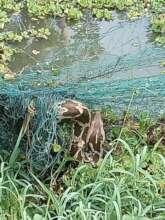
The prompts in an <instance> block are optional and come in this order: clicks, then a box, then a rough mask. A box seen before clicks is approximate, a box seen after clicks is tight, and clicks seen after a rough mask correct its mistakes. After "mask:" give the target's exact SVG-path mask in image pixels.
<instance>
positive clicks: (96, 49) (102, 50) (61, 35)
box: [6, 13, 162, 80]
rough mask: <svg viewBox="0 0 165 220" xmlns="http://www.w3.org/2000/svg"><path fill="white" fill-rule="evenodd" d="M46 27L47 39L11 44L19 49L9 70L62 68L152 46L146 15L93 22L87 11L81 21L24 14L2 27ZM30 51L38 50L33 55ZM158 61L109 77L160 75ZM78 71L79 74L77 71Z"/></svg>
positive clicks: (20, 29) (21, 28)
mask: <svg viewBox="0 0 165 220" xmlns="http://www.w3.org/2000/svg"><path fill="white" fill-rule="evenodd" d="M41 27H45V28H46V27H48V28H49V29H50V32H51V36H50V37H49V39H48V40H37V39H35V38H30V39H28V40H24V41H23V42H21V43H19V44H14V45H12V46H14V47H17V48H20V49H21V51H22V52H21V53H20V54H17V55H16V56H15V57H14V59H13V61H12V62H11V64H10V68H11V69H12V71H13V72H16V73H19V72H20V71H22V70H24V69H28V68H30V67H31V66H33V65H36V64H38V66H40V64H43V63H49V62H51V61H53V62H54V64H55V66H56V67H57V68H58V69H65V68H67V67H69V66H71V65H79V64H81V63H82V62H83V63H85V62H89V61H96V62H97V60H99V61H100V62H102V60H103V61H104V60H105V59H107V60H108V59H112V58H113V57H114V58H115V57H120V56H121V57H122V56H124V55H128V54H132V53H136V52H142V51H145V49H147V48H149V47H153V48H154V47H155V46H154V44H153V42H152V41H151V38H152V34H151V31H150V29H149V18H147V17H143V18H140V19H138V20H136V21H134V22H128V21H126V19H125V15H123V14H114V20H113V21H110V22H107V21H96V20H95V19H94V18H92V17H91V15H90V14H89V13H87V14H86V15H85V17H84V19H83V21H81V22H78V23H72V22H69V21H66V19H65V18H58V19H57V18H46V19H43V20H33V19H31V18H30V17H29V16H28V15H26V14H25V13H24V14H16V15H13V16H12V17H11V22H10V23H9V24H8V26H7V28H6V30H7V31H10V30H13V31H17V32H19V31H24V30H27V29H30V28H41ZM34 51H38V54H37V55H34ZM161 71H162V68H161V67H160V65H159V63H158V64H156V65H155V64H154V65H152V63H151V65H150V66H147V67H145V68H144V67H143V68H142V69H141V68H138V69H133V70H125V71H123V72H122V74H121V71H119V72H115V73H114V74H112V75H111V78H112V80H116V79H117V80H118V79H130V78H136V77H141V76H145V77H146V76H152V75H155V74H160V72H161ZM78 74H79V73H78Z"/></svg>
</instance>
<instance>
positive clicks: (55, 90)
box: [0, 20, 165, 170]
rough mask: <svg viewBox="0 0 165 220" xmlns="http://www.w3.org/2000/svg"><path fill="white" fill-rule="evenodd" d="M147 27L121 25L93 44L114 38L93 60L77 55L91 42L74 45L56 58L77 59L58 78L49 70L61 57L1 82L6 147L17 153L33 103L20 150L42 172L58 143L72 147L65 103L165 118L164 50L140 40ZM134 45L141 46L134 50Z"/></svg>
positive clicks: (0, 119)
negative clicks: (63, 115)
mask: <svg viewBox="0 0 165 220" xmlns="http://www.w3.org/2000/svg"><path fill="white" fill-rule="evenodd" d="M143 23H144V21H143V20H141V21H136V22H133V23H129V22H125V21H123V22H121V23H120V22H118V23H117V24H116V23H115V24H114V25H113V26H112V27H111V28H110V29H109V30H108V31H106V32H105V33H104V34H102V35H101V36H100V37H99V39H97V38H96V39H94V37H93V39H90V40H91V42H92V41H98V40H100V41H101V40H102V39H103V38H106V37H107V36H108V39H110V40H111V42H106V40H105V41H104V43H105V42H106V44H107V45H106V46H107V47H110V49H109V50H108V51H106V52H104V53H101V54H100V55H99V56H97V57H96V56H95V58H94V59H88V58H87V59H84V58H83V57H82V59H81V60H80V59H78V60H77V59H75V58H76V57H77V56H80V54H81V53H80V54H79V55H77V54H76V53H77V50H80V51H81V47H82V48H83V49H84V48H85V47H87V48H88V46H89V47H90V40H89V39H88V40H87V44H84V38H83V40H82V42H81V41H79V42H78V43H80V42H81V43H80V45H79V47H76V48H75V49H74V50H73V48H72V50H71V46H68V47H65V48H64V49H63V50H61V51H59V53H58V54H57V57H58V56H59V57H61V59H65V56H64V54H69V56H71V57H72V56H73V55H74V59H73V64H72V65H68V64H67V65H66V67H62V68H61V69H60V72H59V73H58V74H53V73H52V72H51V71H50V67H51V68H52V67H56V65H57V62H56V58H57V57H54V60H53V61H50V62H47V61H45V63H42V64H38V65H36V66H34V67H32V68H30V69H26V70H25V71H24V72H23V73H21V75H18V76H17V77H16V78H15V80H13V81H5V80H4V79H3V78H0V129H1V134H0V147H1V149H9V150H12V149H13V146H14V145H15V143H16V141H17V139H18V135H19V133H20V130H21V127H22V124H23V121H24V119H25V117H26V115H27V109H28V106H29V105H30V104H31V103H33V105H34V107H35V109H36V112H35V114H34V116H33V117H32V118H31V119H30V122H29V127H28V129H27V131H26V135H25V136H24V138H22V140H21V142H20V148H21V149H23V151H26V155H27V158H28V159H29V160H30V161H31V163H32V164H33V165H35V167H36V168H37V169H39V170H43V169H47V168H48V167H49V166H50V165H51V164H53V163H54V161H57V160H58V158H59V157H60V155H61V154H58V153H56V154H52V153H51V149H52V145H53V144H56V143H57V144H60V146H62V147H64V148H66V149H67V147H68V145H69V139H67V138H68V136H67V135H66V137H64V136H65V131H61V130H60V126H59V119H58V104H59V102H61V101H62V100H65V99H67V98H69V99H74V100H79V101H81V102H83V103H85V104H86V105H88V106H89V107H90V108H93V109H100V110H101V109H102V108H105V107H106V106H107V107H108V106H111V108H112V110H114V111H115V112H116V113H119V114H120V113H122V112H123V111H124V110H127V109H128V107H129V111H130V112H131V111H132V112H133V113H136V114H139V113H140V112H142V111H144V112H148V113H149V114H151V115H153V116H159V115H160V114H163V113H164V111H165V86H164V85H165V76H164V75H163V74H161V70H162V69H161V68H160V63H161V62H163V61H164V59H165V49H164V48H163V47H159V46H156V45H155V44H154V43H152V42H149V43H146V42H147V40H146V36H141V35H140V31H138V33H136V31H137V28H139V27H140V25H142V26H144V24H145V26H146V22H145V23H144V24H143ZM126 27H127V28H126ZM146 28H148V26H147V27H146ZM128 30H129V33H127V34H126V35H127V37H125V35H124V33H125V31H128ZM115 31H117V32H115ZM128 36H129V38H128ZM144 38H145V40H144ZM134 42H136V43H137V45H134V47H132V44H133V43H134ZM91 44H92V43H91ZM109 45H110V46H109ZM70 51H72V53H73V54H70ZM80 57H81V56H80ZM80 57H79V58H80ZM71 63H72V60H71ZM64 130H65V129H64Z"/></svg>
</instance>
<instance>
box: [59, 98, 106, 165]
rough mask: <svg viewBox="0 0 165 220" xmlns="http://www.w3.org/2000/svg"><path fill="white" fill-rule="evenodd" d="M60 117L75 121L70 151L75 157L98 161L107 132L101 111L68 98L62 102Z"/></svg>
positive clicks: (91, 161) (87, 160)
mask: <svg viewBox="0 0 165 220" xmlns="http://www.w3.org/2000/svg"><path fill="white" fill-rule="evenodd" d="M59 112H60V119H61V120H63V119H66V118H67V119H70V120H72V121H73V122H74V129H73V140H72V143H71V145H70V149H69V152H70V154H71V155H72V156H74V157H75V159H77V160H79V161H84V162H90V163H96V162H97V161H98V160H99V159H100V158H101V157H102V156H103V143H104V141H105V132H104V127H103V121H102V118H101V114H100V112H96V113H93V114H92V113H91V111H90V110H89V109H88V108H87V107H86V106H84V105H83V104H82V103H80V102H77V101H74V100H66V101H64V102H62V103H60V108H59Z"/></svg>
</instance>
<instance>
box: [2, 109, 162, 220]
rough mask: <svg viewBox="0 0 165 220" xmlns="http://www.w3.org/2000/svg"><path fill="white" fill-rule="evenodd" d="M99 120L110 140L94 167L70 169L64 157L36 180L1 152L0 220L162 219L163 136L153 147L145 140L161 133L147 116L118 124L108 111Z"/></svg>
mask: <svg viewBox="0 0 165 220" xmlns="http://www.w3.org/2000/svg"><path fill="white" fill-rule="evenodd" d="M104 118H105V124H106V133H107V138H108V140H109V141H108V142H107V143H106V144H107V146H106V147H107V153H106V154H105V157H104V159H102V161H99V163H98V164H97V165H96V166H95V167H93V166H92V165H90V164H77V165H76V166H75V164H74V161H72V162H69V160H70V158H68V159H67V158H64V161H62V162H61V167H60V169H59V170H53V169H52V170H51V171H49V172H47V174H46V176H44V177H37V174H36V173H33V172H32V171H31V169H30V166H29V164H28V161H25V160H22V161H19V162H17V163H16V164H15V165H14V166H12V167H10V166H9V163H8V161H9V155H8V154H7V153H3V154H2V155H3V156H1V166H0V169H1V172H0V173H1V176H0V195H1V196H0V219H1V220H8V219H10V220H19V219H20V220H22V219H23V220H24V219H25V220H26V219H27V220H41V219H42V220H43V219H44V220H47V219H61V220H62V219H67V220H72V219H73V220H85V219H86V220H93V219H97V220H101V219H105V220H111V219H112V220H147V219H158V220H161V219H162V220H163V219H165V149H164V145H163V141H162V138H163V137H162V138H160V136H159V135H155V139H154V141H153V139H152V143H150V142H151V140H149V138H150V136H149V134H150V135H151V134H152V132H153V133H154V134H156V131H157V130H158V131H159V134H160V127H159V129H157V128H158V127H157V125H156V123H155V122H153V121H152V120H151V119H150V118H148V117H147V116H146V115H145V116H144V115H143V116H141V117H140V119H139V120H138V121H137V122H136V126H135V121H133V118H131V117H130V116H128V115H127V116H125V117H124V120H122V123H119V121H117V120H118V119H116V118H115V117H114V116H113V115H112V114H111V112H109V113H106V115H104ZM132 121H133V123H132ZM130 123H132V124H131V126H130ZM119 124H121V125H120V129H119ZM137 124H138V125H137ZM112 125H113V126H112ZM115 126H116V127H117V128H118V132H117V129H116V127H115ZM151 129H153V130H151ZM114 130H115V131H114ZM108 131H109V132H108ZM147 135H148V137H147ZM116 136H118V138H116ZM117 148H120V151H118V153H116V152H117V151H116V149H117ZM67 160H68V161H67Z"/></svg>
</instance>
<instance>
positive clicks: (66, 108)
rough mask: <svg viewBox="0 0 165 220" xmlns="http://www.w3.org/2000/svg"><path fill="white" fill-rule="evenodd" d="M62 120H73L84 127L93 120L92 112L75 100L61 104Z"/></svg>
mask: <svg viewBox="0 0 165 220" xmlns="http://www.w3.org/2000/svg"><path fill="white" fill-rule="evenodd" d="M59 112H60V119H61V120H62V119H72V120H74V121H76V122H77V123H79V124H81V126H84V125H86V124H89V122H90V119H91V114H90V111H89V109H88V108H87V107H85V106H84V105H83V104H82V103H80V102H77V101H74V100H66V101H64V102H62V103H60V107H59Z"/></svg>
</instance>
